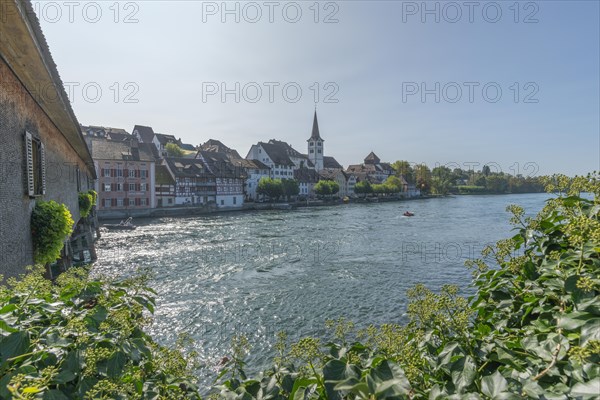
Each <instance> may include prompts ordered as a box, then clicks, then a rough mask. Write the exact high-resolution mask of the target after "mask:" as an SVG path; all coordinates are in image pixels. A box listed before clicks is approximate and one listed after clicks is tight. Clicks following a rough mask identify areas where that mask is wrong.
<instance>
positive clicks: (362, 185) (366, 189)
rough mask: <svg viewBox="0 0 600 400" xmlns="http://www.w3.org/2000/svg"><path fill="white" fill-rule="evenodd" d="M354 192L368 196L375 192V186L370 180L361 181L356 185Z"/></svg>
mask: <svg viewBox="0 0 600 400" xmlns="http://www.w3.org/2000/svg"><path fill="white" fill-rule="evenodd" d="M354 193H356V194H364V195H365V196H366V195H367V194H369V193H373V188H372V187H371V184H370V183H369V181H359V182H356V185H354Z"/></svg>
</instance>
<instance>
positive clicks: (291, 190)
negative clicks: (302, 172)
mask: <svg viewBox="0 0 600 400" xmlns="http://www.w3.org/2000/svg"><path fill="white" fill-rule="evenodd" d="M281 185H282V190H283V195H284V196H285V197H286V198H287V199H288V200H289V198H290V197H292V196H297V195H298V193H300V185H299V184H298V181H297V180H295V179H283V180H282V181H281Z"/></svg>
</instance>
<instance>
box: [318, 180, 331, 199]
mask: <svg viewBox="0 0 600 400" xmlns="http://www.w3.org/2000/svg"><path fill="white" fill-rule="evenodd" d="M329 182H330V181H326V180H322V181H319V182H317V183H316V184H315V187H314V190H315V193H316V194H317V195H318V196H321V197H323V196H329V195H330V194H332V193H331V185H330V184H329Z"/></svg>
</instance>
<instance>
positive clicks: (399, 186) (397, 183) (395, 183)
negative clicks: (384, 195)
mask: <svg viewBox="0 0 600 400" xmlns="http://www.w3.org/2000/svg"><path fill="white" fill-rule="evenodd" d="M383 184H384V185H385V186H386V187H387V192H388V193H402V192H404V189H405V188H404V183H403V182H402V180H401V179H400V178H398V177H397V176H394V175H392V176H389V177H388V178H387V179H386V180H385V182H384V183H383Z"/></svg>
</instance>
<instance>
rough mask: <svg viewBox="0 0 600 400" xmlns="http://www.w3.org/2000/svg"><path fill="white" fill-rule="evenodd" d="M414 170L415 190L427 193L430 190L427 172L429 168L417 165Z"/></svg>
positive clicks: (429, 179) (428, 173)
mask: <svg viewBox="0 0 600 400" xmlns="http://www.w3.org/2000/svg"><path fill="white" fill-rule="evenodd" d="M414 170H415V183H416V184H417V189H419V190H420V191H421V193H429V191H430V190H431V171H430V170H429V167H428V166H427V165H425V164H419V165H417V166H415V168H414Z"/></svg>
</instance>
